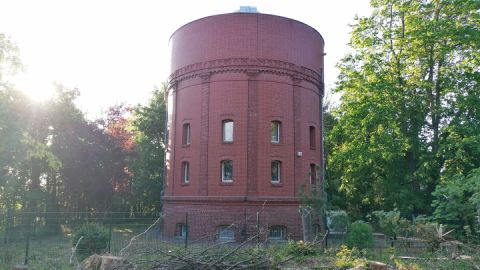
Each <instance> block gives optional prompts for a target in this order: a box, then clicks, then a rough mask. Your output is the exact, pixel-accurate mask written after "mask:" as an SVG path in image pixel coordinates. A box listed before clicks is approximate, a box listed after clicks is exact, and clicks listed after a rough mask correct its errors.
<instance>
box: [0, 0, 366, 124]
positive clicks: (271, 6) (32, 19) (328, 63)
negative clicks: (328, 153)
mask: <svg viewBox="0 0 480 270" xmlns="http://www.w3.org/2000/svg"><path fill="white" fill-rule="evenodd" d="M240 6H255V7H256V8H257V10H258V11H259V12H260V13H266V14H274V15H279V16H284V17H288V18H292V19H296V20H299V21H301V22H304V23H306V24H308V25H310V26H312V27H313V28H315V29H316V30H317V31H318V32H320V34H321V35H322V36H323V38H324V40H325V52H326V54H327V55H326V56H325V85H326V90H327V91H330V89H331V88H332V87H333V86H334V85H335V80H336V77H337V75H338V70H337V69H336V68H335V64H336V63H337V62H338V61H339V60H340V59H341V58H342V57H343V56H344V55H345V54H346V53H347V52H348V46H347V43H348V41H349V37H350V27H349V24H352V23H353V22H354V17H355V15H358V16H367V15H369V13H370V11H371V10H370V8H369V1H368V0H316V1H315V0H310V1H307V0H295V1H290V0H289V1H286V0H222V1H220V0H204V1H200V0H197V1H194V0H191V1H186V0H175V1H161V0H136V1H134V0H42V1H38V0H29V1H27V0H0V32H2V33H4V34H6V35H7V36H8V37H9V38H10V39H11V40H12V41H14V42H15V43H16V44H17V46H18V47H19V49H20V58H21V61H22V63H23V65H24V70H23V72H21V73H19V74H17V75H16V76H15V77H14V78H13V79H12V82H13V83H14V84H15V85H16V87H17V88H18V89H20V90H22V91H24V92H25V93H27V94H28V95H30V96H31V97H33V98H34V99H38V100H42V99H47V98H49V97H51V95H52V93H53V91H54V87H53V85H54V83H58V84H62V85H64V86H65V87H67V88H78V89H79V90H80V93H81V94H80V97H79V98H78V100H77V105H78V106H79V107H80V108H81V109H82V110H83V111H84V112H86V113H87V115H88V116H89V117H92V118H94V117H97V116H99V115H100V114H101V112H103V111H106V110H107V109H108V107H109V106H112V105H115V104H119V103H126V104H133V105H135V104H138V103H142V104H145V103H146V102H147V101H148V99H149V97H150V96H151V92H152V90H153V89H154V87H155V86H160V85H161V83H162V82H165V81H167V78H168V76H169V75H170V73H171V71H170V51H169V39H170V36H171V34H172V33H173V32H174V31H175V30H176V29H177V28H179V27H180V26H182V25H184V24H186V23H188V22H190V21H193V20H196V19H199V18H202V17H205V16H210V15H215V14H223V13H230V12H234V11H236V10H238V9H239V7H240Z"/></svg>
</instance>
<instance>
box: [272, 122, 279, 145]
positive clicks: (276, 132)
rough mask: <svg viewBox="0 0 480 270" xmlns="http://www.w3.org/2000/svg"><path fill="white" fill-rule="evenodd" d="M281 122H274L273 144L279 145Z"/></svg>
mask: <svg viewBox="0 0 480 270" xmlns="http://www.w3.org/2000/svg"><path fill="white" fill-rule="evenodd" d="M280 127H281V123H280V121H272V124H271V128H272V143H279V142H280Z"/></svg>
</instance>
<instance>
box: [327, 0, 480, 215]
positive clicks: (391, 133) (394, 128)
mask: <svg viewBox="0 0 480 270" xmlns="http://www.w3.org/2000/svg"><path fill="white" fill-rule="evenodd" d="M371 5H372V7H373V13H372V15H371V16H369V17H365V18H359V19H356V21H355V24H354V25H353V29H352V38H351V42H350V46H351V47H352V49H353V52H352V53H350V54H349V55H347V56H346V57H345V58H344V59H343V60H342V61H341V62H340V63H339V65H338V66H339V68H340V70H341V73H340V76H339V81H338V84H337V88H336V89H335V91H336V92H339V93H342V94H343V96H342V103H341V105H340V106H339V108H338V109H337V110H335V111H334V116H335V117H336V118H337V123H336V124H335V126H334V127H333V130H332V131H331V132H330V134H329V136H328V138H327V139H328V141H329V142H328V144H329V145H330V147H331V149H330V155H329V160H328V164H329V170H330V172H329V173H328V174H329V175H330V179H329V181H330V183H329V184H330V185H333V186H334V187H331V189H334V190H338V191H339V195H340V196H342V197H343V198H344V201H345V206H346V207H347V209H348V210H349V212H350V213H352V214H354V215H355V216H357V217H359V216H363V215H365V214H366V213H369V212H371V211H373V210H379V209H384V210H392V209H394V208H397V209H398V210H399V211H400V212H402V213H407V214H419V213H429V212H430V211H431V208H430V203H431V200H432V197H431V193H432V192H433V191H434V190H435V187H436V185H437V184H438V183H439V181H440V179H441V176H442V172H444V170H443V169H442V168H444V166H445V165H448V164H454V163H459V165H455V167H462V166H466V169H465V170H469V169H471V168H473V167H474V166H475V165H474V164H476V162H477V159H476V156H475V155H473V154H471V153H469V154H468V155H466V156H468V159H464V160H462V159H461V158H456V157H454V156H453V155H452V154H451V153H449V150H447V149H451V148H452V147H453V148H454V149H459V151H461V150H462V149H465V148H468V149H469V151H470V150H471V149H476V145H477V144H476V142H477V139H476V138H475V135H474V133H473V132H472V131H473V130H474V129H475V128H476V126H475V125H476V124H475V125H472V123H476V122H478V120H479V119H478V115H474V114H473V113H474V112H475V113H476V112H477V111H478V108H479V107H480V103H478V96H480V89H479V87H478V85H479V77H478V76H479V70H478V63H479V61H480V60H479V59H480V55H479V52H480V14H479V13H478V9H479V8H480V2H478V1H470V0H427V1H419V0H408V1H407V0H374V1H372V2H371ZM462 119H468V121H465V120H462ZM468 130H470V131H468ZM460 131H461V132H460ZM454 132H460V133H461V136H460V138H462V139H461V140H456V138H458V137H456V136H454V134H455V133H454ZM453 141H456V142H460V144H457V145H456V146H453V145H452V142H453ZM467 152H468V151H467ZM446 160H447V161H448V162H447V163H446V162H445V161H446ZM449 160H451V161H449ZM468 163H471V164H473V165H468Z"/></svg>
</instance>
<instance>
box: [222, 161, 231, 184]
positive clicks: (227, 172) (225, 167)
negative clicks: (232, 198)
mask: <svg viewBox="0 0 480 270" xmlns="http://www.w3.org/2000/svg"><path fill="white" fill-rule="evenodd" d="M232 181H233V161H231V160H223V161H222V182H232Z"/></svg>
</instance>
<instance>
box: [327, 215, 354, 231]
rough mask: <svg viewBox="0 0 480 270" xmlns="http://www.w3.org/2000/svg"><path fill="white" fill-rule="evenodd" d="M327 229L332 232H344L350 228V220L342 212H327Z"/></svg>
mask: <svg viewBox="0 0 480 270" xmlns="http://www.w3.org/2000/svg"><path fill="white" fill-rule="evenodd" d="M327 224H328V229H330V230H331V231H332V232H345V231H346V230H347V228H348V226H350V218H349V217H348V214H347V212H345V211H343V210H339V211H328V212H327Z"/></svg>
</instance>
